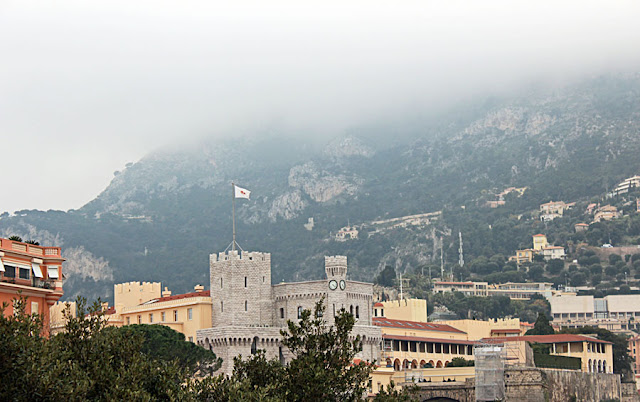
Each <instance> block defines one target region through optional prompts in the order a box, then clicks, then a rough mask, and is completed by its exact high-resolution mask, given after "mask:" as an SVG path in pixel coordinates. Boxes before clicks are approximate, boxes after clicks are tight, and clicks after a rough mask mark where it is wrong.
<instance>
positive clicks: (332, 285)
mask: <svg viewBox="0 0 640 402" xmlns="http://www.w3.org/2000/svg"><path fill="white" fill-rule="evenodd" d="M337 288H338V282H336V281H335V280H333V279H332V280H330V281H329V289H331V290H336V289H337Z"/></svg>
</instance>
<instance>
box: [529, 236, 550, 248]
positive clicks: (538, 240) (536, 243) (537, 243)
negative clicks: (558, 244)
mask: <svg viewBox="0 0 640 402" xmlns="http://www.w3.org/2000/svg"><path fill="white" fill-rule="evenodd" d="M547 246H549V243H548V242H547V236H545V235H543V234H537V235H533V249H534V250H535V251H542V249H543V248H546V247H547Z"/></svg>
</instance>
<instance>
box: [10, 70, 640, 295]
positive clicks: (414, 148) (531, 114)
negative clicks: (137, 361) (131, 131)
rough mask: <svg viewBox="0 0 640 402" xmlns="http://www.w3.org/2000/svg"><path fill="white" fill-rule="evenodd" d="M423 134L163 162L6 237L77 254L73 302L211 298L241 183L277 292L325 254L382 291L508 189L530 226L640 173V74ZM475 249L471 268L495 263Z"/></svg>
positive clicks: (248, 234) (202, 146) (227, 149)
mask: <svg viewBox="0 0 640 402" xmlns="http://www.w3.org/2000/svg"><path fill="white" fill-rule="evenodd" d="M414 131H415V132H417V133H418V134H415V133H414V134H413V138H412V139H411V140H410V141H405V142H403V143H395V145H388V144H389V143H392V142H391V141H378V140H376V139H375V138H379V135H380V133H379V132H376V135H371V136H368V135H367V132H366V130H364V129H361V130H358V133H359V135H358V136H345V137H343V138H337V139H335V140H333V141H331V142H329V143H327V144H324V145H323V146H315V145H309V144H305V143H303V142H301V141H299V142H296V141H293V140H291V139H278V138H270V139H268V140H266V139H263V140H243V141H234V142H233V143H231V142H229V143H220V142H206V141H203V142H201V143H199V144H195V145H194V146H193V147H191V148H186V149H179V150H176V149H165V150H162V151H158V152H155V153H152V154H150V155H148V156H147V157H145V158H143V159H142V160H140V161H139V162H137V163H134V164H131V165H129V166H128V167H127V168H126V169H124V170H123V171H121V172H119V173H117V175H116V176H115V177H114V179H113V181H112V182H111V184H110V185H109V186H108V187H107V188H106V189H105V190H104V192H103V193H102V194H100V195H99V196H98V197H97V198H96V199H95V200H93V201H91V202H90V203H88V204H87V205H85V206H84V207H82V208H81V209H79V210H74V211H69V212H66V213H65V212H56V211H49V212H42V211H18V212H17V213H16V214H14V215H11V216H10V215H9V214H3V215H2V216H1V217H0V231H1V232H2V234H3V235H9V234H18V235H21V236H23V237H25V238H34V239H35V240H39V241H41V242H42V243H47V244H50V243H52V244H56V245H61V246H63V247H64V249H63V250H64V253H65V256H66V258H67V259H68V260H69V263H68V264H67V267H68V268H67V274H68V275H67V277H68V278H69V279H68V281H67V283H66V285H65V291H66V293H67V295H74V294H77V293H83V294H85V295H88V296H91V297H94V296H98V295H103V296H108V295H110V293H111V289H112V284H113V282H114V281H115V282H121V281H128V280H153V281H162V282H164V283H165V284H167V285H168V286H170V287H171V288H172V290H174V292H181V291H187V290H188V289H190V288H192V286H193V285H194V284H195V283H203V284H205V285H208V283H207V282H208V280H207V278H208V268H207V267H208V254H209V253H211V252H218V251H222V250H224V249H225V247H227V245H228V244H229V243H230V240H231V239H230V237H231V235H230V232H231V218H230V209H231V205H230V201H231V200H230V198H231V188H230V183H231V181H235V182H236V183H238V184H240V185H242V186H243V187H246V188H248V189H250V190H252V199H251V200H250V201H246V200H239V201H238V203H237V218H238V241H239V243H240V244H241V245H242V246H243V247H244V248H246V249H250V250H261V251H269V252H271V253H272V261H273V281H274V282H279V281H281V280H294V279H304V278H314V277H319V276H321V275H322V272H323V268H322V256H323V255H325V254H336V253H340V254H346V255H348V256H349V258H350V274H351V276H352V278H354V279H368V280H370V279H371V278H372V276H373V274H374V273H375V272H377V271H379V270H380V269H381V267H383V266H384V265H385V264H395V265H396V266H397V267H398V268H400V269H407V268H409V267H415V266H417V265H420V264H424V263H428V262H430V261H432V260H433V259H434V258H435V257H436V256H435V251H436V249H437V248H438V247H439V245H438V244H436V243H434V239H435V241H436V242H437V241H438V239H439V238H440V237H441V236H442V237H444V238H445V240H444V243H445V248H446V247H449V248H452V251H453V252H454V251H455V246H446V244H452V243H451V238H450V236H455V235H457V230H456V228H459V227H463V226H464V225H465V224H466V223H465V222H464V220H465V219H467V218H465V216H466V215H464V214H460V213H459V211H461V210H462V208H464V211H473V210H477V211H480V212H478V213H482V212H481V206H482V205H483V203H484V201H485V200H486V199H487V197H488V195H489V194H492V193H494V192H496V191H499V190H502V189H503V188H505V187H508V186H516V187H525V186H526V187H528V188H529V189H528V190H527V192H526V193H525V196H523V197H521V198H519V199H518V200H517V201H514V202H513V203H512V204H511V206H510V208H511V209H509V213H521V211H526V210H528V209H531V208H535V207H536V206H537V204H538V203H540V202H544V201H549V200H551V199H564V200H575V199H580V198H581V197H582V198H584V197H589V196H594V195H598V194H601V193H604V192H605V191H606V190H607V189H608V188H611V187H612V186H613V185H615V183H617V182H618V181H619V180H621V179H623V178H625V177H627V176H630V175H633V174H638V173H640V160H639V159H638V157H637V155H639V153H638V152H639V151H640V75H631V76H624V77H620V76H618V77H600V78H595V79H592V80H590V81H588V82H583V83H581V84H580V85H574V86H571V87H565V88H561V89H555V90H539V91H538V92H535V93H528V94H525V95H521V96H518V97H515V98H513V99H506V100H505V99H503V100H495V99H494V100H492V101H491V102H485V103H483V104H482V105H477V106H476V107H474V108H473V110H472V111H469V110H464V111H460V112H457V113H449V114H448V115H446V116H443V117H441V118H440V120H437V121H430V122H425V123H424V124H421V125H420V126H419V127H418V128H417V129H416V128H415V127H414ZM388 135H389V136H393V135H395V133H393V132H392V131H389V134H388ZM381 144H384V145H381ZM439 210H442V211H443V214H442V218H441V219H438V220H435V221H433V222H430V223H429V224H424V225H422V224H421V225H408V226H405V227H403V226H398V227H394V228H393V229H391V230H385V231H384V233H370V232H369V231H368V229H366V227H365V228H362V230H361V231H360V234H359V236H358V239H351V240H348V241H344V242H340V241H335V240H334V236H335V233H336V232H337V231H338V230H339V229H340V228H341V227H343V226H346V225H347V224H348V223H350V224H351V225H355V226H359V225H362V224H364V223H366V222H371V221H374V220H379V219H389V218H395V217H400V216H406V215H414V214H422V213H428V212H435V211H439ZM310 218H313V225H309V219H310ZM452 233H453V235H451V234H452ZM473 241H474V242H475V244H470V245H469V250H470V253H471V255H470V256H469V258H472V257H473V253H478V252H479V251H477V250H481V249H482V244H481V243H482V240H481V239H479V240H473Z"/></svg>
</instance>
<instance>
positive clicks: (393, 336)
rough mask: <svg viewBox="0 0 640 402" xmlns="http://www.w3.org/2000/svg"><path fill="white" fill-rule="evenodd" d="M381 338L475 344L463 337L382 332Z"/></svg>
mask: <svg viewBox="0 0 640 402" xmlns="http://www.w3.org/2000/svg"><path fill="white" fill-rule="evenodd" d="M382 339H395V340H398V341H415V342H432V343H455V344H458V345H475V344H476V343H475V342H473V341H467V340H464V339H443V338H426V337H422V336H404V335H389V334H382Z"/></svg>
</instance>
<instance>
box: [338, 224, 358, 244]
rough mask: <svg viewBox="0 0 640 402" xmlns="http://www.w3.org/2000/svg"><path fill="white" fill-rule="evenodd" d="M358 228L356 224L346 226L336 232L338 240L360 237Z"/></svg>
mask: <svg viewBox="0 0 640 402" xmlns="http://www.w3.org/2000/svg"><path fill="white" fill-rule="evenodd" d="M358 233H359V232H358V229H357V228H356V227H355V226H345V227H343V228H342V229H340V230H339V231H338V233H336V240H337V241H347V240H353V239H357V238H358Z"/></svg>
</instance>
